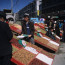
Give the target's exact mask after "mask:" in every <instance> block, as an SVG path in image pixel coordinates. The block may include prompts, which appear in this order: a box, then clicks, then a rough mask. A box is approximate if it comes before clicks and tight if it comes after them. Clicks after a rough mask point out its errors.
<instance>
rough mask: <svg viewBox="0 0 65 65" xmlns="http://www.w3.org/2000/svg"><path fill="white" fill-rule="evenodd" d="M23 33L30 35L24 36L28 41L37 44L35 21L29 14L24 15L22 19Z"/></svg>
mask: <svg viewBox="0 0 65 65" xmlns="http://www.w3.org/2000/svg"><path fill="white" fill-rule="evenodd" d="M22 34H26V35H28V37H26V38H24V39H25V40H26V41H28V42H31V43H32V44H35V42H34V23H33V22H31V21H30V20H29V15H24V20H23V21H22Z"/></svg>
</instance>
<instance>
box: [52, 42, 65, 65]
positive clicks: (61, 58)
mask: <svg viewBox="0 0 65 65" xmlns="http://www.w3.org/2000/svg"><path fill="white" fill-rule="evenodd" d="M55 55H56V56H55V59H54V62H53V65H65V43H61V45H60V48H59V51H58V53H57V54H55Z"/></svg>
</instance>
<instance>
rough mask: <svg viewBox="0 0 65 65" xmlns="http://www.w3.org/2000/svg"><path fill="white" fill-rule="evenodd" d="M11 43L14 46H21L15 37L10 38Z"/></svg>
mask: <svg viewBox="0 0 65 65" xmlns="http://www.w3.org/2000/svg"><path fill="white" fill-rule="evenodd" d="M11 44H13V45H14V46H16V47H18V48H22V46H21V45H20V44H19V43H18V40H17V39H14V38H13V39H12V40H11Z"/></svg>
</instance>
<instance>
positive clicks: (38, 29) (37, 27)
mask: <svg viewBox="0 0 65 65" xmlns="http://www.w3.org/2000/svg"><path fill="white" fill-rule="evenodd" d="M34 27H35V29H36V30H37V31H40V32H42V33H43V34H46V31H44V30H43V29H41V28H40V27H39V26H38V25H35V26H34Z"/></svg>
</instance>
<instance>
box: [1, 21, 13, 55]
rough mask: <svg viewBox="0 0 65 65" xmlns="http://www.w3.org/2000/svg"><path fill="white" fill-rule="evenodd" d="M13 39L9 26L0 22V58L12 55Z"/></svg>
mask: <svg viewBox="0 0 65 65" xmlns="http://www.w3.org/2000/svg"><path fill="white" fill-rule="evenodd" d="M12 37H13V34H12V32H11V30H10V28H9V26H8V24H7V23H5V22H1V21H0V56H5V55H9V54H12V46H11V43H10V42H9V41H10V40H11V39H12Z"/></svg>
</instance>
